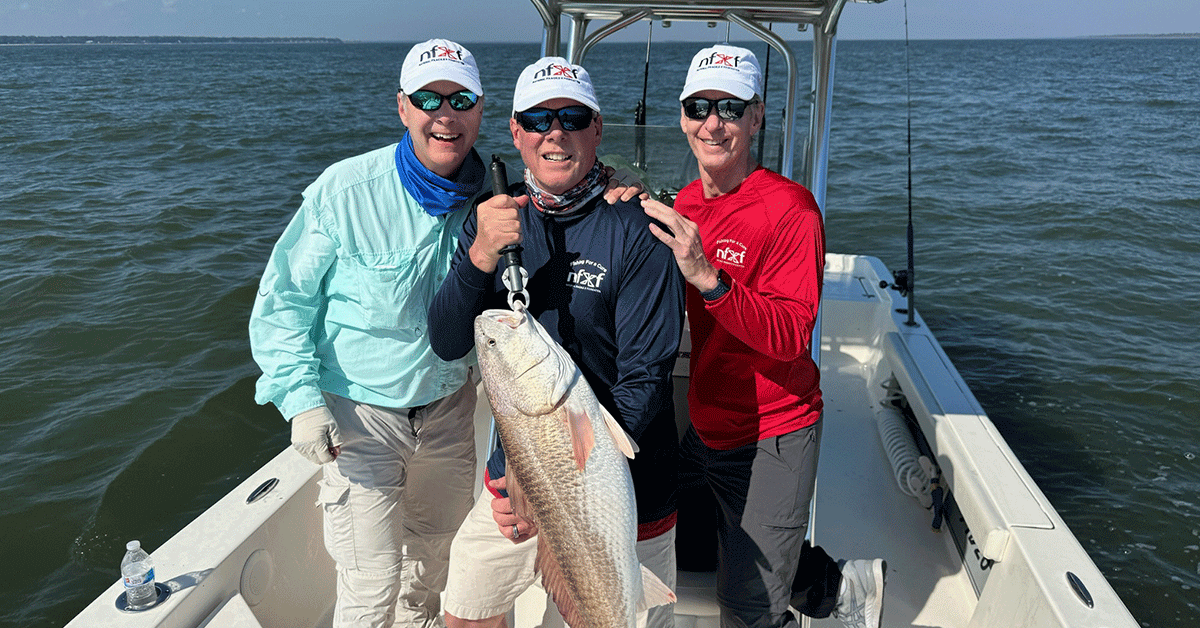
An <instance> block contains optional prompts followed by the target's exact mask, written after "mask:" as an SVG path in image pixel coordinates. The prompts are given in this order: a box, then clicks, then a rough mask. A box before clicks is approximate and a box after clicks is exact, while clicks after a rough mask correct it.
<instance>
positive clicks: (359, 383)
mask: <svg viewBox="0 0 1200 628" xmlns="http://www.w3.org/2000/svg"><path fill="white" fill-rule="evenodd" d="M395 152H396V145H395V144H393V145H391V146H387V147H384V148H381V149H378V150H375V151H371V152H369V153H365V154H363V155H359V156H357V157H352V158H350V159H347V160H345V161H341V162H338V163H336V164H334V165H332V166H330V167H329V168H328V169H327V170H325V172H324V173H323V174H322V175H321V176H320V177H318V178H317V180H316V181H314V182H313V183H312V185H310V186H308V188H307V189H305V190H304V202H303V203H302V204H301V205H300V209H299V211H297V212H296V215H295V216H294V217H293V218H292V220H291V222H290V223H289V224H288V226H287V228H286V229H285V230H284V232H283V235H282V236H280V238H279V241H278V242H277V243H276V244H275V248H274V250H273V251H272V252H271V258H270V261H268V262H267V268H266V271H265V272H264V274H263V277H262V280H261V281H260V282H259V287H258V297H257V298H256V299H255V300H254V309H253V311H252V313H251V316H250V347H251V352H252V353H253V355H254V359H255V361H257V362H258V365H259V367H260V368H261V369H262V371H263V375H262V377H260V378H259V380H258V385H257V389H256V392H255V396H254V399H255V401H257V402H258V403H260V404H264V403H267V402H271V403H274V404H275V405H276V406H277V407H278V408H279V411H280V412H281V413H282V414H283V416H284V417H286V418H288V419H289V420H290V419H291V418H292V417H294V416H296V415H297V414H299V413H300V412H303V411H305V410H308V409H311V408H315V407H317V406H322V405H325V401H324V399H323V398H322V397H321V391H322V390H324V391H328V392H331V393H333V394H336V395H339V396H342V397H346V398H348V399H353V400H355V401H358V402H360V403H369V404H373V405H379V406H385V407H390V408H407V407H412V406H419V405H424V404H427V403H429V402H431V401H435V400H437V399H441V398H442V397H445V396H446V395H449V394H450V393H452V392H454V391H456V390H458V389H459V388H460V387H461V386H462V385H463V384H464V383H465V382H466V381H467V367H468V365H469V364H470V361H471V360H473V359H474V356H473V355H469V356H467V357H466V358H463V359H460V360H455V361H453V362H446V361H444V360H442V359H441V358H439V357H438V356H437V355H435V354H434V352H433V349H432V348H431V347H430V346H429V336H428V333H427V330H426V313H427V310H428V308H429V303H430V301H431V300H432V298H433V295H434V293H435V292H437V289H438V286H440V285H441V283H442V280H443V279H444V278H445V277H446V274H447V273H448V272H449V271H450V262H451V259H452V258H453V256H454V250H455V247H456V246H457V238H458V234H459V231H460V230H461V227H462V222H463V219H464V217H465V216H466V212H468V211H470V209H469V208H470V207H471V205H472V203H470V202H468V203H467V204H466V206H465V207H464V208H463V209H460V210H458V211H455V212H452V213H449V214H446V215H444V216H440V217H436V218H435V217H433V216H430V215H429V214H428V213H426V212H425V210H423V209H422V208H421V206H420V205H419V204H418V203H417V202H416V200H414V199H413V197H412V196H411V195H409V194H408V192H407V191H405V189H404V187H403V186H402V185H401V183H400V177H399V175H398V174H397V173H396V161H395Z"/></svg>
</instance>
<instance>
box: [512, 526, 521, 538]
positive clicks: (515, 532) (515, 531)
mask: <svg viewBox="0 0 1200 628" xmlns="http://www.w3.org/2000/svg"><path fill="white" fill-rule="evenodd" d="M512 538H514V539H519V538H521V531H520V530H518V529H517V526H515V525H514V526H513V529H512Z"/></svg>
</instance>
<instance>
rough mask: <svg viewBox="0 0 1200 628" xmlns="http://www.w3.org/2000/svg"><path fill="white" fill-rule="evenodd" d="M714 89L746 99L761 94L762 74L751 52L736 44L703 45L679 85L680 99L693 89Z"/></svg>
mask: <svg viewBox="0 0 1200 628" xmlns="http://www.w3.org/2000/svg"><path fill="white" fill-rule="evenodd" d="M705 90H715V91H721V92H725V93H727V94H732V95H733V96H736V97H737V98H741V99H743V100H750V99H752V98H754V96H755V95H756V94H761V93H762V73H761V72H760V71H759V69H758V58H757V57H755V56H754V53H753V52H751V51H749V50H747V49H745V48H739V47H737V46H726V45H716V46H712V47H710V48H705V49H704V50H701V51H700V52H697V53H696V56H694V57H692V64H691V66H690V67H689V68H688V73H687V80H686V81H685V82H684V85H683V93H681V94H680V95H679V100H683V99H684V98H687V97H688V96H691V95H692V94H695V93H696V92H702V91H705Z"/></svg>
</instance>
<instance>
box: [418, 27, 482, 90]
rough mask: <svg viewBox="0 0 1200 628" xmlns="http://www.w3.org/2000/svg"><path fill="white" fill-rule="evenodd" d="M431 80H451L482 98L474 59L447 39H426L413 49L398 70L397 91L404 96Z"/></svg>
mask: <svg viewBox="0 0 1200 628" xmlns="http://www.w3.org/2000/svg"><path fill="white" fill-rule="evenodd" d="M435 81H452V82H454V83H458V84H459V85H461V86H463V87H465V88H467V89H469V90H471V91H472V92H474V93H476V94H479V95H483V86H482V85H481V84H480V82H479V68H478V67H477V66H476V65H475V56H474V55H472V54H471V51H469V50H467V49H466V48H464V47H462V46H461V45H459V44H456V43H454V42H452V41H450V40H448V39H430V40H429V41H425V42H421V43H419V44H417V45H415V46H413V47H412V50H409V51H408V56H406V57H405V58H404V65H403V67H401V69H400V89H401V90H403V91H404V92H406V93H410V94H411V93H412V92H415V91H417V90H419V89H421V88H423V87H425V86H426V85H429V84H430V83H433V82H435Z"/></svg>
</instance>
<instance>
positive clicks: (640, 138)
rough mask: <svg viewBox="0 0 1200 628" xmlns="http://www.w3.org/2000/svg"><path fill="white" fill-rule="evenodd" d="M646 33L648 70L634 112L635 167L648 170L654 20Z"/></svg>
mask: <svg viewBox="0 0 1200 628" xmlns="http://www.w3.org/2000/svg"><path fill="white" fill-rule="evenodd" d="M649 22H650V28H649V30H647V31H646V69H645V71H644V72H642V99H641V100H639V101H638V104H637V108H636V109H635V110H634V112H633V124H634V125H635V126H634V129H633V165H635V166H637V167H638V168H641V169H642V170H645V169H646V88H647V85H648V84H649V82H650V36H651V35H652V34H653V33H654V20H649Z"/></svg>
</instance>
